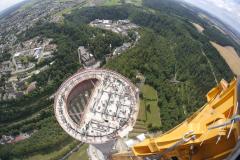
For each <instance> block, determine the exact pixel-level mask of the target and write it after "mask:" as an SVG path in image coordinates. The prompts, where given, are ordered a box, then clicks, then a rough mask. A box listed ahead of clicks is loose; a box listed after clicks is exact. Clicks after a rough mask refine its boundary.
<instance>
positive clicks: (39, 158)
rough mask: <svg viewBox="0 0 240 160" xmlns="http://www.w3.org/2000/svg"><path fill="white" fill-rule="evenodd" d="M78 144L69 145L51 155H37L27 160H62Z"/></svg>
mask: <svg viewBox="0 0 240 160" xmlns="http://www.w3.org/2000/svg"><path fill="white" fill-rule="evenodd" d="M77 143H78V142H77V141H74V142H73V143H70V144H69V145H66V146H65V147H62V148H61V149H60V150H55V151H54V152H51V153H49V154H41V153H39V154H37V155H34V156H32V157H28V158H27V159H26V160H52V159H60V158H62V157H63V156H64V155H65V154H67V153H68V152H69V151H71V150H72V148H71V146H73V145H76V144H77Z"/></svg>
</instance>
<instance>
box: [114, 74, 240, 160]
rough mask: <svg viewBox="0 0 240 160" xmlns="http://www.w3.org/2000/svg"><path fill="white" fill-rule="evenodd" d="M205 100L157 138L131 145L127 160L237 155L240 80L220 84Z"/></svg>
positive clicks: (205, 159) (212, 159)
mask: <svg viewBox="0 0 240 160" xmlns="http://www.w3.org/2000/svg"><path fill="white" fill-rule="evenodd" d="M206 97H207V103H206V104H205V105H204V106H203V107H202V108H200V109H199V110H198V111H197V112H196V113H194V114H193V115H192V116H191V117H189V118H187V119H186V120H185V121H184V122H182V123H181V124H179V125H178V126H176V127H175V128H173V129H171V130H170V131H168V132H166V133H165V134H163V135H161V136H159V137H156V138H149V139H145V140H144V141H143V142H140V143H138V144H136V145H134V146H133V147H132V155H129V154H128V156H127V157H128V158H129V159H135V158H136V157H141V158H142V159H146V160H147V159H156V160H157V159H163V160H165V159H166V160H168V159H171V160H221V159H226V158H227V157H228V159H233V158H232V157H234V158H236V157H237V156H238V155H239V154H238V153H240V149H238V148H237V147H238V146H240V145H239V144H238V139H239V135H240V123H239V121H240V115H239V112H240V111H239V107H240V78H237V79H234V80H233V81H231V82H230V83H227V82H226V81H225V80H222V81H221V82H220V83H219V84H218V86H217V87H215V88H213V89H212V90H210V91H209V92H208V94H207V95H206ZM125 155H126V154H125ZM120 156H122V155H121V153H119V154H117V155H116V156H114V155H113V159H117V158H116V157H120ZM123 157H124V156H123ZM132 157H135V158H132Z"/></svg>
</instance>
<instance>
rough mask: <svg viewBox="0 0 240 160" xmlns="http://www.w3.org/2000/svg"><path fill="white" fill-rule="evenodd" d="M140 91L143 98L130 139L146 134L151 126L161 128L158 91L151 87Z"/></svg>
mask: <svg viewBox="0 0 240 160" xmlns="http://www.w3.org/2000/svg"><path fill="white" fill-rule="evenodd" d="M140 89H141V92H142V95H143V97H142V98H141V101H140V109H139V113H138V119H137V122H136V124H135V126H134V129H133V131H132V132H131V133H130V135H129V137H135V136H137V135H139V134H141V133H146V132H147V128H148V126H150V125H151V126H152V127H157V128H159V127H160V126H161V118H160V109H159V107H158V97H157V91H156V90H155V89H154V88H153V87H151V86H149V85H143V86H142V87H141V88H140Z"/></svg>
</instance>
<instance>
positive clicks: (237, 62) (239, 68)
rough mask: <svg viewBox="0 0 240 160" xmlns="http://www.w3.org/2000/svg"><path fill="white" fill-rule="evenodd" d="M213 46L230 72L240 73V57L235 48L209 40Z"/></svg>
mask: <svg viewBox="0 0 240 160" xmlns="http://www.w3.org/2000/svg"><path fill="white" fill-rule="evenodd" d="M210 43H211V44H212V46H213V47H215V48H216V49H217V51H218V52H219V53H220V55H221V56H222V57H223V58H224V60H225V61H226V63H227V64H228V66H229V67H230V68H231V70H232V72H233V73H234V74H236V75H240V58H239V56H238V54H237V52H236V50H235V49H234V48H233V47H232V46H225V47H223V46H221V45H219V44H217V43H215V42H212V41H210Z"/></svg>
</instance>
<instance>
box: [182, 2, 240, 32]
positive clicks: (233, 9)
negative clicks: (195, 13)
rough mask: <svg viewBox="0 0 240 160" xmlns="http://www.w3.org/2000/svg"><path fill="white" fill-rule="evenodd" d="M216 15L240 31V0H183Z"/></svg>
mask: <svg viewBox="0 0 240 160" xmlns="http://www.w3.org/2000/svg"><path fill="white" fill-rule="evenodd" d="M182 1H185V2H188V3H191V4H193V5H195V6H196V7H199V8H201V9H203V10H205V11H208V12H209V13H211V14H213V15H215V16H216V17H218V18H219V19H221V20H222V21H223V22H225V23H227V24H228V25H231V26H232V27H234V28H235V29H236V30H237V31H238V32H240V0H182Z"/></svg>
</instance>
